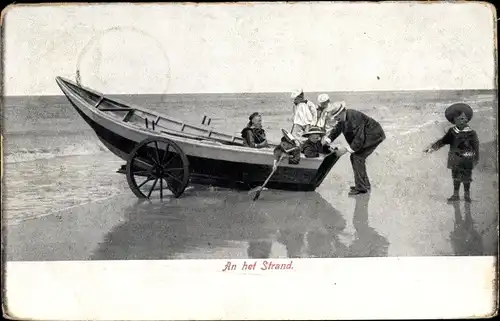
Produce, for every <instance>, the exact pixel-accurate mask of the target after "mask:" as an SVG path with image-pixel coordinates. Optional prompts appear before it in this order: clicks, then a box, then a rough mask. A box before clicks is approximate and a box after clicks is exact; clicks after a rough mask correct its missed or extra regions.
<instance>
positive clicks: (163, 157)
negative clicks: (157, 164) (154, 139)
mask: <svg viewBox="0 0 500 321" xmlns="http://www.w3.org/2000/svg"><path fill="white" fill-rule="evenodd" d="M169 148H170V144H167V147H165V152H164V153H163V156H162V158H161V163H162V164H163V162H164V161H165V157H166V156H167V154H168V149H169Z"/></svg>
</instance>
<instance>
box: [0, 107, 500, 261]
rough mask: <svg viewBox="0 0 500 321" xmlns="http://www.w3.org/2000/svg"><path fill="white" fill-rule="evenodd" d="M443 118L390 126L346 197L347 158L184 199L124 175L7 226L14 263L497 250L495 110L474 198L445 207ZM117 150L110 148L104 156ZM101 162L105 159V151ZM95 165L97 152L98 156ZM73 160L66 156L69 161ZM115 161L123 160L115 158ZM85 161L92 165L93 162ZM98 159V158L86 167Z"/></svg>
mask: <svg viewBox="0 0 500 321" xmlns="http://www.w3.org/2000/svg"><path fill="white" fill-rule="evenodd" d="M443 126H445V125H443V124H442V123H441V124H438V122H435V123H431V124H424V125H423V126H420V127H419V126H416V125H415V126H409V127H408V129H406V130H405V129H402V128H398V130H397V131H392V130H391V129H390V128H389V129H386V131H387V133H388V135H387V140H386V141H385V142H384V143H383V144H382V145H381V146H380V147H379V149H378V150H377V151H376V152H375V153H374V154H373V155H372V156H371V157H370V158H369V159H368V173H369V176H370V179H371V181H372V186H373V190H372V192H371V193H369V194H366V195H360V196H356V197H348V196H347V192H348V189H349V186H350V185H351V184H352V169H351V165H350V161H349V158H348V157H347V156H344V157H342V159H341V160H340V161H339V162H338V163H337V164H336V166H334V168H333V169H332V171H331V172H330V174H329V175H328V176H327V178H326V179H325V181H324V183H323V184H322V185H321V186H320V187H319V188H318V189H317V190H316V191H315V192H283V191H273V190H266V191H264V192H263V193H262V196H261V198H260V199H259V200H258V201H256V202H252V200H251V197H250V196H249V195H248V193H247V192H238V191H231V190H223V189H214V188H209V187H199V186H193V187H191V188H190V189H188V190H187V191H186V192H185V194H184V195H183V196H182V197H181V198H179V199H174V198H167V199H165V200H163V202H161V201H160V200H151V201H139V200H138V199H137V198H135V196H134V195H133V194H132V192H131V191H130V190H128V186H126V182H125V177H124V176H122V175H120V174H117V173H110V174H109V176H108V177H106V180H112V181H118V182H120V183H119V184H120V185H118V187H116V186H114V188H115V189H116V193H114V194H113V195H110V196H107V197H102V198H101V199H99V200H95V199H89V200H87V201H86V202H83V203H82V202H80V203H78V204H75V205H73V206H68V207H66V208H63V209H61V210H57V211H54V212H52V213H50V214H47V215H41V216H38V217H32V218H29V219H26V220H22V221H18V222H11V223H8V224H7V227H5V225H4V231H6V234H7V237H6V247H5V250H6V257H7V260H24V261H26V260H31V261H38V260H121V259H226V258H233V259H236V258H287V257H289V258H322V257H329V258H336V257H391V256H392V257H393V256H443V255H496V254H497V233H498V230H497V226H498V196H497V192H498V178H497V177H498V169H497V161H496V157H497V156H496V141H494V139H495V135H494V134H493V133H494V132H495V131H496V128H495V125H494V121H493V120H492V114H491V112H488V111H486V112H484V111H483V112H478V113H477V114H476V115H475V117H474V119H473V120H472V122H471V127H472V128H474V129H476V130H477V132H478V135H479V139H480V141H481V162H480V164H479V165H478V167H477V168H476V169H475V170H474V173H473V179H474V182H473V184H472V187H471V194H472V198H473V201H472V203H470V204H467V203H465V202H464V201H460V202H457V203H455V204H448V203H447V202H446V199H447V197H449V196H450V195H451V192H452V181H451V174H450V173H449V170H448V169H446V153H447V147H445V148H443V149H442V150H440V151H438V152H436V153H434V154H430V155H428V154H424V153H422V152H421V151H422V150H423V148H424V147H425V146H426V145H428V144H429V143H431V142H433V141H435V140H436V139H438V138H440V136H442V135H443V134H444V132H443ZM106 157H110V156H106ZM105 159H106V158H105ZM92 161H93V162H94V163H93V164H96V163H97V162H98V160H97V159H96V158H95V157H94V158H93V159H92ZM66 162H69V160H66ZM114 162H115V163H117V164H118V162H116V159H114ZM87 166H89V165H88V164H87ZM90 166H92V164H91V165H90Z"/></svg>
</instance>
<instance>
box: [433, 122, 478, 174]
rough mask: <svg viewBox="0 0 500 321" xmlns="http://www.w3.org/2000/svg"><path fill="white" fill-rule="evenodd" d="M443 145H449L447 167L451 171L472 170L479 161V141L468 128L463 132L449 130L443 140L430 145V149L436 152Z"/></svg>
mask: <svg viewBox="0 0 500 321" xmlns="http://www.w3.org/2000/svg"><path fill="white" fill-rule="evenodd" d="M444 145H450V151H449V152H448V163H447V167H448V168H449V169H451V170H455V171H463V170H467V171H468V170H472V169H473V168H474V167H475V165H476V164H477V162H478V161H479V139H478V137H477V134H476V132H475V131H474V130H472V129H470V128H468V127H467V128H465V129H464V130H459V129H458V128H457V127H452V128H450V129H449V130H448V132H447V133H446V135H444V136H443V138H441V139H440V140H438V141H437V142H435V143H434V144H432V148H433V149H435V150H437V149H439V148H441V147H443V146H444Z"/></svg>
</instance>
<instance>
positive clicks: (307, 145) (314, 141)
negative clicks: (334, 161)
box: [301, 126, 331, 158]
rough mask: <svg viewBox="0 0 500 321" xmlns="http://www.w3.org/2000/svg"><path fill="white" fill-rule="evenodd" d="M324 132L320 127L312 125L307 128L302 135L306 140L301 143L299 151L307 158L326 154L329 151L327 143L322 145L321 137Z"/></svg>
mask: <svg viewBox="0 0 500 321" xmlns="http://www.w3.org/2000/svg"><path fill="white" fill-rule="evenodd" d="M325 134H326V132H325V131H324V130H323V128H321V127H317V126H313V127H311V128H309V129H308V130H307V131H306V132H305V133H304V134H302V137H305V138H307V140H306V141H305V142H304V143H302V146H301V151H302V153H303V154H304V156H305V157H307V158H315V157H319V155H320V154H328V153H330V152H331V150H330V146H329V145H324V144H323V143H322V142H321V139H322V138H323V136H324V135H325Z"/></svg>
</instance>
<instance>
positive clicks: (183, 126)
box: [56, 77, 338, 198]
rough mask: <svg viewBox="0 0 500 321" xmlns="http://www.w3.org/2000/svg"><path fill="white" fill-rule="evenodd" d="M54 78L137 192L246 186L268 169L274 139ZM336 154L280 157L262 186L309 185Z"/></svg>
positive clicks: (325, 170)
mask: <svg viewBox="0 0 500 321" xmlns="http://www.w3.org/2000/svg"><path fill="white" fill-rule="evenodd" d="M56 81H57V84H58V85H59V87H60V88H61V90H62V92H63V93H64V95H65V96H66V97H67V98H68V100H69V102H70V103H71V105H72V106H73V107H74V108H75V109H76V111H77V112H78V114H79V115H80V116H81V117H82V118H83V119H84V120H85V121H86V122H87V124H88V125H89V126H90V127H92V129H93V130H94V131H95V133H96V135H97V137H98V138H99V140H100V141H101V142H102V143H103V144H104V145H105V146H106V147H107V148H108V149H109V150H110V151H111V152H112V153H114V154H115V155H116V156H118V157H120V158H121V159H123V160H124V161H126V162H127V163H126V165H124V166H122V168H121V169H119V170H118V172H119V173H123V174H126V176H127V181H128V184H129V186H130V188H131V190H132V191H133V192H134V194H135V195H137V196H138V197H140V198H150V197H152V195H156V194H157V193H158V194H159V195H160V197H161V198H163V193H164V191H167V192H168V190H170V191H171V192H172V194H173V195H174V196H175V197H179V196H180V195H182V193H183V192H184V190H185V188H186V187H187V186H188V185H189V184H202V185H212V186H220V187H229V188H235V189H251V188H254V187H257V186H260V185H262V183H263V182H264V181H265V180H266V178H267V177H268V176H269V174H270V173H271V171H272V166H273V161H274V155H273V149H274V147H275V146H276V144H271V145H270V147H269V148H263V149H255V148H251V147H248V146H245V145H244V142H243V139H242V138H241V137H237V136H234V135H230V134H226V133H221V132H218V131H215V130H213V129H212V128H208V127H206V126H196V125H193V124H188V123H185V122H183V121H181V120H178V119H174V118H171V117H168V116H166V115H162V114H160V113H158V112H155V111H151V110H148V109H146V108H142V107H138V106H133V105H130V104H127V103H125V102H122V101H120V100H117V99H111V98H110V97H106V96H105V95H103V94H101V93H99V92H97V91H95V90H92V89H90V88H86V87H84V86H81V85H79V84H77V83H75V82H73V81H71V80H68V79H64V78H61V77H57V78H56ZM337 160H338V157H337V156H336V155H335V154H330V155H327V156H320V157H318V158H305V157H304V156H303V155H302V156H301V160H300V162H299V164H290V163H289V162H287V161H286V159H285V160H284V161H282V162H281V163H280V166H279V167H278V169H277V170H276V172H275V173H274V174H273V176H272V177H271V178H270V180H269V182H268V183H267V185H266V187H268V188H272V189H281V190H290V191H314V190H315V189H316V188H317V187H318V186H319V185H320V184H321V183H322V181H323V179H324V178H325V176H326V175H327V174H328V172H329V171H330V169H331V168H332V167H333V165H335V163H336V162H337ZM158 187H159V188H158ZM153 192H154V193H155V194H153Z"/></svg>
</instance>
